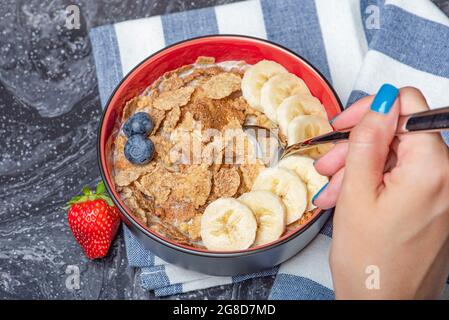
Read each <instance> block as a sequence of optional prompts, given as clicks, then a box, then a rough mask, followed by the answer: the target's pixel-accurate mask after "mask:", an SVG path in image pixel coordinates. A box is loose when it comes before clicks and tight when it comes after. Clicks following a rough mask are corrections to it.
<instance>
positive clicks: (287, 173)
mask: <svg viewBox="0 0 449 320" xmlns="http://www.w3.org/2000/svg"><path fill="white" fill-rule="evenodd" d="M252 190H268V191H271V192H273V193H274V194H275V195H277V196H278V197H280V198H281V200H282V202H283V203H284V205H285V207H286V209H287V224H290V223H292V222H295V221H296V220H298V219H300V218H301V217H302V215H303V214H304V211H305V210H306V207H307V189H306V186H305V184H304V182H302V180H301V179H300V178H299V177H298V175H297V174H296V173H295V172H294V171H292V170H288V169H282V168H268V169H265V170H264V171H262V172H261V173H260V174H259V176H257V178H256V180H255V181H254V184H253V188H252Z"/></svg>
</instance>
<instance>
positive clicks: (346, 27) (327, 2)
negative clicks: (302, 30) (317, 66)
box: [316, 0, 367, 105]
mask: <svg viewBox="0 0 449 320" xmlns="http://www.w3.org/2000/svg"><path fill="white" fill-rule="evenodd" d="M316 8H317V14H318V18H319V20H320V26H321V33H322V35H323V40H324V46H325V48H326V55H327V61H328V64H329V70H330V73H331V76H332V80H333V81H332V82H333V84H334V88H335V90H336V91H337V94H338V96H339V97H340V99H341V102H342V103H343V105H346V102H347V101H348V98H349V95H350V94H351V91H352V89H353V87H354V83H355V80H356V78H357V75H358V72H359V70H360V68H361V66H362V62H363V57H364V56H365V54H366V52H367V43H366V41H365V36H364V31H363V26H362V18H361V16H360V2H359V1H358V0H349V1H340V0H316Z"/></svg>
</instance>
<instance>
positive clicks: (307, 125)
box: [287, 115, 332, 159]
mask: <svg viewBox="0 0 449 320" xmlns="http://www.w3.org/2000/svg"><path fill="white" fill-rule="evenodd" d="M331 131H332V127H331V125H330V124H329V122H328V121H327V119H325V118H323V117H320V116H315V115H308V116H306V115H301V116H297V117H295V118H294V119H293V120H292V121H290V123H289V124H288V127H287V141H288V144H289V145H292V144H294V143H298V142H301V141H304V140H307V139H310V138H313V137H316V136H318V135H320V134H324V133H328V132H331ZM330 148H332V144H324V145H319V146H316V147H315V148H313V149H310V150H307V151H305V152H304V154H306V155H308V156H310V157H312V158H314V159H317V158H319V157H321V156H322V155H323V154H325V153H326V152H328V151H329V150H330Z"/></svg>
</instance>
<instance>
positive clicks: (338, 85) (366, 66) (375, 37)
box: [90, 0, 449, 299]
mask: <svg viewBox="0 0 449 320" xmlns="http://www.w3.org/2000/svg"><path fill="white" fill-rule="evenodd" d="M218 33H222V34H242V35H250V36H255V37H259V38H264V39H269V40H271V41H273V42H276V43H279V44H281V45H283V46H286V47H288V48H290V49H291V50H293V51H296V52H297V53H298V54H300V55H302V56H303V57H305V58H306V59H307V60H309V61H310V62H311V63H312V64H314V65H315V66H316V67H317V68H318V69H319V70H320V71H321V73H322V74H323V75H324V76H325V77H326V78H327V79H328V80H329V81H330V82H331V83H332V85H333V86H334V88H335V89H336V91H337V93H338V95H339V97H340V99H341V101H342V102H343V104H345V105H350V104H351V103H352V102H354V101H356V100H357V99H359V98H361V97H363V96H366V95H368V94H374V93H375V92H376V91H377V90H378V88H379V87H380V86H381V85H382V84H383V83H385V82H389V83H392V84H393V85H395V86H397V87H403V86H409V85H411V86H415V87H418V88H420V89H421V90H422V91H423V92H424V95H425V96H426V98H427V100H428V102H429V104H430V105H431V106H433V107H442V106H447V105H449V95H448V94H447V90H448V88H449V63H448V61H449V48H448V43H447V39H449V19H448V18H447V17H446V16H445V15H444V13H442V12H441V11H439V9H438V8H437V7H435V6H434V5H433V4H432V3H431V2H430V1H428V0H414V1H409V0H385V1H383V0H379V1H376V0H346V1H341V0H315V1H313V0H296V1H295V0H278V1H276V0H252V1H244V2H237V3H234V4H229V5H223V6H217V7H211V8H205V9H199V10H193V11H187V12H180V13H174V14H169V15H165V16H155V17H150V18H145V19H139V20H132V21H126V22H121V23H117V24H115V25H106V26H102V27H98V28H95V29H93V30H91V32H90V39H91V43H92V49H93V53H94V57H95V64H96V70H97V77H98V86H99V91H100V98H101V102H102V105H103V106H104V105H105V103H106V102H107V99H108V98H109V95H110V94H111V92H112V91H113V89H114V88H115V86H116V85H117V84H118V83H119V81H120V80H121V79H122V78H123V76H124V75H126V74H127V73H128V72H129V71H130V70H131V69H132V68H133V67H134V66H135V65H137V64H138V63H139V62H140V61H142V60H143V59H144V58H146V57H147V56H149V55H151V54H152V53H154V52H156V51H158V50H160V49H162V48H163V47H165V46H167V45H170V44H172V43H175V42H177V41H181V40H185V39H188V38H192V37H196V36H202V35H208V34H218ZM444 137H445V139H446V142H449V135H448V134H445V135H444ZM124 233H125V242H126V249H127V256H128V260H129V264H130V266H133V267H138V268H141V281H142V286H143V287H144V288H145V289H147V290H154V292H155V294H156V295H157V296H166V295H172V294H176V293H181V292H187V291H191V290H197V289H203V288H208V287H212V286H217V285H223V284H229V283H235V282H238V281H242V280H245V279H248V278H252V277H260V276H266V275H274V274H276V279H275V282H274V285H273V287H272V290H271V294H270V299H333V297H334V294H333V290H332V289H333V288H332V279H331V275H330V270H329V265H328V253H329V247H330V242H331V236H332V227H331V222H328V223H327V225H326V226H325V227H324V228H323V230H322V231H321V233H320V234H319V235H318V236H317V237H316V238H315V239H314V240H313V241H312V242H311V243H310V244H309V246H307V247H306V248H305V249H304V250H303V251H301V252H300V253H299V254H298V255H297V256H295V257H294V258H292V259H290V260H289V261H287V262H285V263H283V264H282V265H281V266H280V267H276V268H273V269H271V270H266V271H264V272H260V273H257V274H251V275H243V276H238V277H212V276H207V275H204V274H199V273H197V272H192V271H188V270H184V269H181V268H178V267H176V266H174V265H171V264H168V263H166V262H164V261H162V260H161V259H159V258H158V257H157V256H155V255H153V254H152V253H151V252H150V251H149V250H147V249H145V248H144V247H143V246H142V245H141V244H140V243H139V242H138V241H137V240H136V239H135V238H134V237H133V235H132V234H131V233H130V232H129V230H127V229H126V227H125V228H124ZM448 291H449V290H446V293H445V296H446V298H447V297H449V292H448Z"/></svg>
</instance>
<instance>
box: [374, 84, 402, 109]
mask: <svg viewBox="0 0 449 320" xmlns="http://www.w3.org/2000/svg"><path fill="white" fill-rule="evenodd" d="M398 93H399V90H398V89H397V88H396V87H395V86H393V85H391V84H387V83H386V84H384V85H382V87H380V89H379V91H378V92H377V94H376V97H375V98H374V101H373V103H372V104H371V111H374V112H377V113H381V114H387V113H388V112H390V109H391V107H392V106H393V104H394V102H395V101H396V98H397V96H398Z"/></svg>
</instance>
